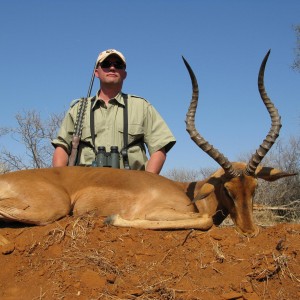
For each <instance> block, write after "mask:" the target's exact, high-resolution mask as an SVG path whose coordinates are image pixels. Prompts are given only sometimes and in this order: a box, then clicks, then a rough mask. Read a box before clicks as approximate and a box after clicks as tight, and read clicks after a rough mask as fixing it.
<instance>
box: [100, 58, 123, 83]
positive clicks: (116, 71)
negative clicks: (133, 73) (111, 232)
mask: <svg viewBox="0 0 300 300" xmlns="http://www.w3.org/2000/svg"><path fill="white" fill-rule="evenodd" d="M125 68H126V66H125V65H124V63H123V62H122V60H121V59H120V58H119V57H118V56H116V55H110V56H109V57H107V58H106V59H105V60H104V61H103V62H102V63H101V64H98V66H97V68H96V69H95V76H96V77H97V78H99V79H100V82H101V85H121V87H122V84H123V80H124V79H125V78H126V76H127V72H126V70H125Z"/></svg>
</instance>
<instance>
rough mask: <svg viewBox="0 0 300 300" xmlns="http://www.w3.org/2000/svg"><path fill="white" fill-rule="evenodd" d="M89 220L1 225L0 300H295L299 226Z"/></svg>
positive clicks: (299, 280)
mask: <svg viewBox="0 0 300 300" xmlns="http://www.w3.org/2000/svg"><path fill="white" fill-rule="evenodd" d="M102 221H103V220H101V219H97V218H94V217H92V216H84V217H81V218H77V219H75V218H72V217H69V218H65V219H63V220H61V221H58V222H55V223H53V224H50V225H47V226H40V227H30V226H28V227H24V226H17V225H10V226H9V227H7V224H1V228H0V235H2V236H4V237H5V238H6V239H7V240H9V241H12V243H11V244H8V245H6V246H5V247H4V246H3V247H0V250H1V253H2V254H0V266H1V271H0V299H2V300H8V299H23V300H27V299H30V300H33V299H36V300H37V299H140V300H141V299H167V300H170V299H248V300H250V299H252V300H253V299H273V300H274V299H299V298H300V225H299V224H297V225H296V224H279V225H276V226H272V227H268V228H261V232H260V234H259V235H258V236H257V237H255V238H251V239H248V238H245V237H241V236H240V235H238V234H237V233H236V232H235V230H234V228H232V227H222V228H216V227H214V228H212V229H211V230H210V231H208V232H201V231H195V230H179V231H150V230H138V229H132V228H115V227H107V226H104V225H103V222H102Z"/></svg>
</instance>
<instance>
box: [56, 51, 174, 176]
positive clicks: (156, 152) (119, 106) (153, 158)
mask: <svg viewBox="0 0 300 300" xmlns="http://www.w3.org/2000/svg"><path fill="white" fill-rule="evenodd" d="M95 76H96V77H98V78H99V80H100V90H99V91H98V93H97V95H96V96H95V97H93V98H88V102H87V109H86V113H85V117H84V122H83V129H82V135H81V141H80V144H79V149H78V158H79V159H78V160H79V161H78V164H79V165H91V164H92V162H93V161H94V160H95V153H96V152H97V149H98V147H99V146H104V147H105V148H106V151H107V152H109V151H110V147H111V146H117V147H118V149H119V151H120V150H121V149H122V148H123V147H124V138H123V131H124V120H123V119H124V118H123V117H124V115H123V110H124V97H127V99H128V100H127V102H128V105H127V109H128V144H129V148H128V159H129V165H130V168H131V169H135V170H146V171H149V172H153V173H159V172H160V170H161V168H162V166H163V164H164V162H165V159H166V153H167V152H168V151H169V150H170V149H171V148H172V146H173V145H174V144H175V138H174V136H173V135H172V133H171V131H170V129H169V128H168V126H167V124H166V123H165V122H164V120H163V119H162V117H161V116H160V114H159V113H158V112H157V111H156V109H155V108H154V107H153V106H152V105H151V104H150V103H149V102H148V101H147V100H145V99H143V98H141V97H138V96H134V95H129V94H128V95H126V94H123V93H122V91H121V89H122V84H123V80H124V79H125V78H126V76H127V73H126V61H125V58H124V56H123V54H121V52H119V51H117V50H114V49H111V50H106V51H103V52H101V53H100V55H99V57H98V59H97V67H96V69H95ZM81 101H82V100H81V99H78V100H74V101H73V102H72V104H71V107H70V109H69V111H68V112H67V114H66V116H65V118H64V120H63V123H62V125H61V128H60V130H59V133H58V136H57V138H56V139H54V140H53V141H52V144H53V145H54V147H55V151H54V156H53V166H55V167H58V166H66V165H67V164H68V157H69V155H70V153H71V149H72V136H73V133H74V126H75V122H76V118H77V113H78V109H79V107H80V104H81V103H80V102H81ZM91 114H93V117H94V133H95V135H94V141H93V138H92V131H91V122H90V121H91V119H90V117H91ZM131 144H132V146H130V145H131ZM145 146H146V147H147V149H148V152H149V155H150V159H149V160H148V157H147V155H146V149H145ZM120 167H121V168H123V167H124V165H123V160H122V157H121V156H120Z"/></svg>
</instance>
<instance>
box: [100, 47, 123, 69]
mask: <svg viewBox="0 0 300 300" xmlns="http://www.w3.org/2000/svg"><path fill="white" fill-rule="evenodd" d="M110 55H117V56H118V57H119V58H120V59H121V60H122V62H123V63H124V64H125V65H126V60H125V56H124V55H123V54H122V53H121V52H120V51H118V50H115V49H108V50H105V51H102V52H101V53H100V54H99V56H98V58H97V61H96V64H98V63H102V62H103V61H104V60H105V59H106V58H107V57H109V56H110Z"/></svg>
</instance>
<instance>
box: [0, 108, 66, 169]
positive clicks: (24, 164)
mask: <svg viewBox="0 0 300 300" xmlns="http://www.w3.org/2000/svg"><path fill="white" fill-rule="evenodd" d="M62 117H63V114H57V115H56V114H53V115H51V116H50V117H49V118H48V119H47V120H43V119H42V118H41V116H40V114H39V113H38V112H36V111H35V110H31V111H25V112H23V113H22V114H21V113H18V114H17V115H16V116H15V119H16V121H17V126H16V127H15V128H0V137H1V136H5V135H7V134H10V135H11V137H12V139H13V140H14V141H16V142H17V145H18V148H17V149H14V150H15V151H12V150H9V149H7V148H6V147H3V148H2V149H1V152H0V166H1V169H2V172H9V171H16V170H22V169H30V168H45V167H49V166H51V159H52V153H53V147H52V146H51V143H50V141H51V140H52V139H53V138H54V137H55V135H56V132H57V128H58V127H59V125H60V123H61V121H62ZM19 145H21V148H19ZM16 150H18V152H19V154H18V153H16Z"/></svg>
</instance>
